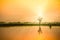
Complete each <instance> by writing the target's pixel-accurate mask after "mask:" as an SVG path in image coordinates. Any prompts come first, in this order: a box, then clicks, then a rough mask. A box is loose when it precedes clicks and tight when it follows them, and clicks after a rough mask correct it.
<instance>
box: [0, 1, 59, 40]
mask: <svg viewBox="0 0 60 40" xmlns="http://www.w3.org/2000/svg"><path fill="white" fill-rule="evenodd" d="M0 3H1V4H0V22H2V21H3V22H20V21H21V22H37V21H38V20H37V19H38V18H39V17H40V16H41V17H42V18H43V20H42V22H60V0H0ZM41 28H42V32H43V33H41V34H39V33H38V32H37V30H38V26H31V27H29V26H27V27H26V26H24V27H17V26H15V27H5V28H3V27H0V39H1V40H60V26H59V27H58V26H55V27H53V28H52V29H51V30H50V29H49V27H48V26H47V27H46V26H44V27H43V26H41Z"/></svg>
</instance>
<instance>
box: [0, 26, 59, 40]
mask: <svg viewBox="0 0 60 40" xmlns="http://www.w3.org/2000/svg"><path fill="white" fill-rule="evenodd" d="M38 29H39V27H38V26H22V27H18V26H17V27H16V26H15V27H5V28H4V27H0V39H1V40H60V27H58V26H56V27H52V29H49V27H48V26H41V30H42V33H40V34H39V33H38Z"/></svg>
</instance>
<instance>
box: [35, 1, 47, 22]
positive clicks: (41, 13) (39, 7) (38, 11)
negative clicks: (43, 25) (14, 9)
mask: <svg viewBox="0 0 60 40" xmlns="http://www.w3.org/2000/svg"><path fill="white" fill-rule="evenodd" d="M47 5H48V0H44V1H43V2H42V3H41V5H39V4H38V5H36V7H35V10H34V11H35V13H36V14H37V16H36V18H39V17H41V18H44V13H45V10H46V8H47ZM37 22H38V21H37Z"/></svg>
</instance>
